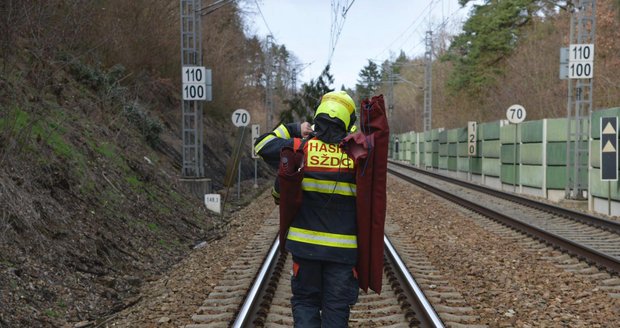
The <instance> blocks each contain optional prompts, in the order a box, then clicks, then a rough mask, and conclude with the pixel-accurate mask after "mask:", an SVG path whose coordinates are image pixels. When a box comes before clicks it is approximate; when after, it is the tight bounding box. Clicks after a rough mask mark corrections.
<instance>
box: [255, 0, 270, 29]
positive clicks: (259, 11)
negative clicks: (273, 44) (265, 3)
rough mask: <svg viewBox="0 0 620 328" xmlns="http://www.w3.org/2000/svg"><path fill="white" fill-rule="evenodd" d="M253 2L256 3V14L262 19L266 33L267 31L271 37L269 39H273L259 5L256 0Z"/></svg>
mask: <svg viewBox="0 0 620 328" xmlns="http://www.w3.org/2000/svg"><path fill="white" fill-rule="evenodd" d="M254 2H255V3H256V8H258V13H259V14H260V17H261V18H262V19H263V23H265V27H266V28H267V31H269V34H270V35H271V37H273V32H271V28H269V24H267V20H266V19H265V16H264V15H263V11H262V10H261V9H260V4H259V3H258V0H254Z"/></svg>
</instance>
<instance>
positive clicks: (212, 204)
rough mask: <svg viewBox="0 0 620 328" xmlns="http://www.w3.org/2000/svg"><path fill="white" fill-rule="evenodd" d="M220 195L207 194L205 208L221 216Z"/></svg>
mask: <svg viewBox="0 0 620 328" xmlns="http://www.w3.org/2000/svg"><path fill="white" fill-rule="evenodd" d="M220 199H221V197H220V194H205V206H206V207H207V209H208V210H210V211H213V212H215V213H217V214H220V212H221V207H220Z"/></svg>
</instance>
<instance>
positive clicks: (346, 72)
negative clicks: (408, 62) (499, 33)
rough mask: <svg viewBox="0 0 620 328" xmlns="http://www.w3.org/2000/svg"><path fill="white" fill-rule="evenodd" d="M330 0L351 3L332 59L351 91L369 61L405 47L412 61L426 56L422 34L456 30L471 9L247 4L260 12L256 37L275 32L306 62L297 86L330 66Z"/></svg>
mask: <svg viewBox="0 0 620 328" xmlns="http://www.w3.org/2000/svg"><path fill="white" fill-rule="evenodd" d="M332 2H334V3H337V4H338V3H339V4H340V6H345V5H351V4H352V5H351V7H350V9H349V10H348V12H347V14H346V16H345V17H346V18H345V19H344V22H342V16H341V15H338V16H339V18H338V19H340V23H343V26H342V30H341V32H340V36H339V37H338V41H337V43H336V46H335V50H334V52H333V56H332V59H331V72H332V74H333V75H334V78H335V83H334V85H333V87H335V88H336V89H340V86H341V85H342V84H344V85H345V86H346V87H349V88H353V87H354V86H355V83H356V80H357V77H358V75H359V72H360V70H361V69H362V68H363V67H364V66H365V65H366V64H367V63H368V59H373V60H377V61H378V62H381V61H383V60H385V59H390V58H392V59H393V58H394V57H395V56H397V55H398V54H399V53H400V50H401V49H402V50H403V51H405V53H406V54H407V56H408V57H414V56H415V57H417V56H423V54H424V47H425V45H424V35H425V32H426V31H427V30H428V29H429V27H430V26H432V27H433V28H436V27H437V26H439V25H440V24H442V22H445V21H449V23H448V25H449V26H451V27H452V28H453V26H454V24H455V22H462V21H463V20H464V19H465V18H466V16H467V13H468V9H460V6H459V5H458V0H382V1H378V0H374V1H373V0H348V1H343V0H341V1H331V0H255V1H249V8H248V9H249V10H252V11H255V12H256V14H255V15H253V16H252V18H253V20H252V21H251V22H250V31H251V32H254V33H252V34H257V35H259V36H261V37H262V38H264V37H265V36H266V35H267V34H269V33H270V32H269V31H271V33H272V34H273V36H274V38H275V41H276V42H277V43H278V44H284V45H285V46H286V47H287V49H288V50H289V51H290V52H292V53H293V54H295V56H297V57H298V58H299V60H300V61H301V62H302V63H303V64H304V66H305V69H304V70H303V71H302V72H301V73H300V75H299V76H298V79H297V85H298V86H299V85H301V83H303V82H307V81H309V80H310V79H313V78H316V77H318V75H319V74H320V73H321V71H322V70H323V68H324V67H325V65H326V64H327V62H328V59H329V56H330V49H331V48H332V46H331V45H330V41H331V40H332V38H331V37H330V35H331V30H332V17H333V16H334V13H333V10H332ZM257 4H258V5H259V6H260V12H262V16H261V14H260V13H259V11H258V10H257V8H256V5H257ZM252 5H254V8H252V7H251V6H252ZM340 12H342V10H341V11H340ZM263 17H264V19H263ZM458 26H460V25H458Z"/></svg>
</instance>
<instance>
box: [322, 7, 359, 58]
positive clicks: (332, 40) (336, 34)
mask: <svg viewBox="0 0 620 328" xmlns="http://www.w3.org/2000/svg"><path fill="white" fill-rule="evenodd" d="M354 3H355V0H353V1H351V3H350V4H349V3H348V1H346V2H345V4H344V5H343V6H342V22H339V17H340V14H339V11H340V8H341V6H340V4H339V3H338V4H335V2H334V0H332V2H331V6H332V23H331V31H330V37H329V47H330V48H329V49H330V50H329V55H328V57H327V64H328V65H329V64H330V63H331V62H332V58H333V57H334V52H335V51H336V44H338V39H339V38H340V32H342V28H343V27H344V22H345V21H346V19H347V13H348V12H349V9H351V6H353V4H354Z"/></svg>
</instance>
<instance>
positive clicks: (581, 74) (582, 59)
mask: <svg viewBox="0 0 620 328" xmlns="http://www.w3.org/2000/svg"><path fill="white" fill-rule="evenodd" d="M593 77H594V44H592V43H573V44H571V45H570V46H569V47H568V78H569V79H591V78H593Z"/></svg>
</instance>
